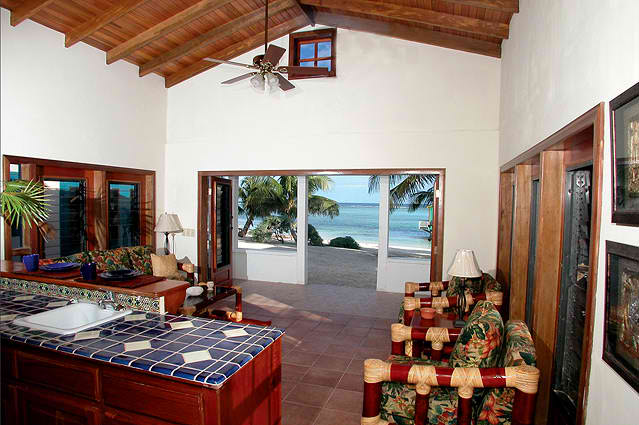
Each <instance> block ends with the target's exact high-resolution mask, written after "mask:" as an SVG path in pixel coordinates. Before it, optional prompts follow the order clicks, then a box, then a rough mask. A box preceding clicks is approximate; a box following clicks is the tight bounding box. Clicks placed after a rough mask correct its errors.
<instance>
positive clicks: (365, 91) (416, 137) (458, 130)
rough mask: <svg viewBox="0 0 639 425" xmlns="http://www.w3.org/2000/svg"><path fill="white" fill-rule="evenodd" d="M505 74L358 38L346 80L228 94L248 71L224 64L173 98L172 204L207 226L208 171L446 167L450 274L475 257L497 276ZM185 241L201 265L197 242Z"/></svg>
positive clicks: (342, 51)
mask: <svg viewBox="0 0 639 425" xmlns="http://www.w3.org/2000/svg"><path fill="white" fill-rule="evenodd" d="M276 44H278V45H280V46H283V47H286V48H288V37H284V38H281V39H279V40H277V42H276ZM261 52H262V50H261V49H260V50H259V51H254V52H251V53H249V54H246V55H243V56H241V57H239V58H237V60H239V61H245V62H246V61H250V60H251V59H252V57H253V56H254V55H256V54H258V53H261ZM499 70H500V62H499V60H497V59H493V58H487V57H483V56H479V55H474V54H469V53H463V52H457V51H453V50H447V49H442V48H438V47H432V46H426V45H422V44H417V43H412V42H407V41H402V40H396V39H392V38H386V37H380V36H376V35H371V34H364V33H358V32H353V31H347V30H338V33H337V75H338V76H337V78H325V79H311V80H295V81H293V82H294V84H295V85H296V86H297V87H298V88H297V89H296V90H295V91H293V92H289V93H283V92H281V91H278V92H276V93H273V94H267V95H264V94H258V93H256V92H254V91H253V89H252V88H251V87H250V85H249V83H248V82H247V81H246V82H243V83H238V84H237V85H234V86H221V85H220V82H221V81H224V80H226V79H228V78H232V77H234V76H237V75H239V74H240V73H242V72H243V70H242V69H241V68H234V67H231V66H219V67H217V68H215V69H213V70H210V71H207V72H205V73H203V74H200V75H199V76H197V77H194V78H192V79H190V80H187V81H185V82H184V83H181V84H179V85H177V86H175V87H172V88H170V89H169V94H168V127H167V133H168V139H167V143H168V144H167V146H166V152H167V155H166V158H167V159H166V179H167V192H166V205H167V206H168V207H169V208H170V209H173V210H176V212H177V213H178V214H179V215H180V219H181V220H182V223H183V225H184V226H185V227H195V226H196V223H197V217H196V205H197V196H196V193H197V185H196V176H197V171H198V170H253V169H256V170H278V169H280V170H281V169H326V168H362V169H364V168H395V167H397V168H405V167H407V168H411V167H413V168H423V167H444V168H446V179H447V180H446V210H445V232H444V237H445V240H444V266H445V268H447V266H448V264H449V263H450V261H452V256H453V255H454V253H455V250H456V249H458V248H471V249H474V250H475V252H476V253H477V254H478V258H479V261H480V264H481V266H482V267H483V268H485V269H487V270H494V266H495V262H496V246H497V242H496V239H497V194H498V172H497V170H498V167H497V166H498V163H497V156H498V153H497V152H498V151H497V149H498V132H497V127H498V115H499V113H498V110H499V106H498V105H499V80H500V75H499ZM179 238H180V242H179V245H178V246H180V247H181V249H184V250H185V254H186V255H189V256H190V257H191V258H194V256H195V252H196V241H195V239H194V238H184V237H179ZM181 255H182V253H181V252H180V253H179V256H181ZM288 266H289V267H291V268H292V270H293V271H294V268H295V263H294V262H293V261H291V262H290V263H288ZM286 273H288V271H287V272H286ZM424 278H427V276H423V277H422V279H424ZM400 290H403V288H401V289H400Z"/></svg>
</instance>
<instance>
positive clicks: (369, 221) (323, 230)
mask: <svg viewBox="0 0 639 425" xmlns="http://www.w3.org/2000/svg"><path fill="white" fill-rule="evenodd" d="M339 207H340V213H339V216H337V217H335V218H333V219H330V218H329V217H318V216H309V217H308V221H309V223H310V224H312V225H313V226H315V228H316V229H317V231H318V232H319V234H320V236H321V237H322V239H324V241H326V242H328V241H329V240H331V239H333V238H336V237H338V236H351V237H352V238H353V239H355V240H356V241H357V242H359V243H360V244H364V245H366V246H373V245H374V246H377V244H378V242H379V239H378V237H379V236H378V235H379V205H378V204H372V203H340V204H339ZM429 219H430V217H429V211H427V210H425V209H422V210H419V211H417V212H413V213H411V212H408V208H406V207H402V208H399V209H397V210H396V211H394V212H393V213H391V215H390V220H389V224H390V235H389V246H391V247H396V248H411V249H430V241H429V240H427V239H426V233H425V232H423V231H421V230H419V228H418V224H419V221H425V220H429ZM257 221H258V223H259V220H257ZM245 222H246V217H244V216H242V215H240V216H239V217H238V224H239V227H240V228H241V227H242V226H244V223H245ZM256 224H257V223H256Z"/></svg>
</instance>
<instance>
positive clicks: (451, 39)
mask: <svg viewBox="0 0 639 425" xmlns="http://www.w3.org/2000/svg"><path fill="white" fill-rule="evenodd" d="M315 22H316V23H317V24H318V25H328V26H331V27H337V28H344V29H349V30H354V31H362V32H369V33H373V34H378V35H384V36H388V37H394V38H399V39H402V40H408V41H415V42H418V43H426V44H431V45H434V46H439V47H446V48H449V49H455V50H462V51H465V52H470V53H477V54H480V55H485V56H491V57H495V58H500V57H501V45H500V44H497V43H491V42H489V41H484V40H477V39H474V38H467V37H462V36H459V35H454V34H449V33H445V32H441V31H432V30H428V29H426V28H419V27H413V26H409V25H404V24H400V23H394V22H384V21H377V20H372V19H365V18H360V17H356V16H347V15H339V14H335V13H328V12H320V11H318V12H316V13H315Z"/></svg>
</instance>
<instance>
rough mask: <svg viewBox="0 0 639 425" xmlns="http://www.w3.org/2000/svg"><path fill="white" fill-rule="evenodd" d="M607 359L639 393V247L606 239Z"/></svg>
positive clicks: (605, 346) (605, 350) (604, 350)
mask: <svg viewBox="0 0 639 425" xmlns="http://www.w3.org/2000/svg"><path fill="white" fill-rule="evenodd" d="M603 360H604V361H605V362H606V363H608V364H609V365H610V367H612V368H613V369H614V370H615V371H616V372H617V373H618V374H619V375H621V377H622V378H623V379H625V380H626V382H628V383H629V384H630V385H631V386H632V387H633V388H634V389H635V390H636V391H637V392H639V247H636V246H632V245H626V244H622V243H618V242H611V241H606V304H605V323H604V346H603Z"/></svg>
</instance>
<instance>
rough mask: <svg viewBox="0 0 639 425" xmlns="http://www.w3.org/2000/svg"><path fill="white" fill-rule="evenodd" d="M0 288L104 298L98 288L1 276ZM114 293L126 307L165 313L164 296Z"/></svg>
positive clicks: (55, 295)
mask: <svg viewBox="0 0 639 425" xmlns="http://www.w3.org/2000/svg"><path fill="white" fill-rule="evenodd" d="M0 289H5V290H8V291H20V292H25V293H27V294H37V295H45V296H47V297H61V298H66V299H76V300H79V301H90V302H94V303H97V302H99V301H100V300H102V299H104V292H103V291H100V290H98V289H86V288H78V287H74V286H64V285H56V284H53V283H44V282H35V281H32V280H23V279H9V278H6V277H2V278H0ZM113 295H114V296H115V300H116V301H117V302H118V303H119V304H122V305H123V306H125V307H126V308H129V309H132V310H141V311H148V312H153V313H164V308H163V307H164V300H163V299H162V298H163V297H160V298H152V297H143V296H136V295H130V294H121V293H114V294H113Z"/></svg>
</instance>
